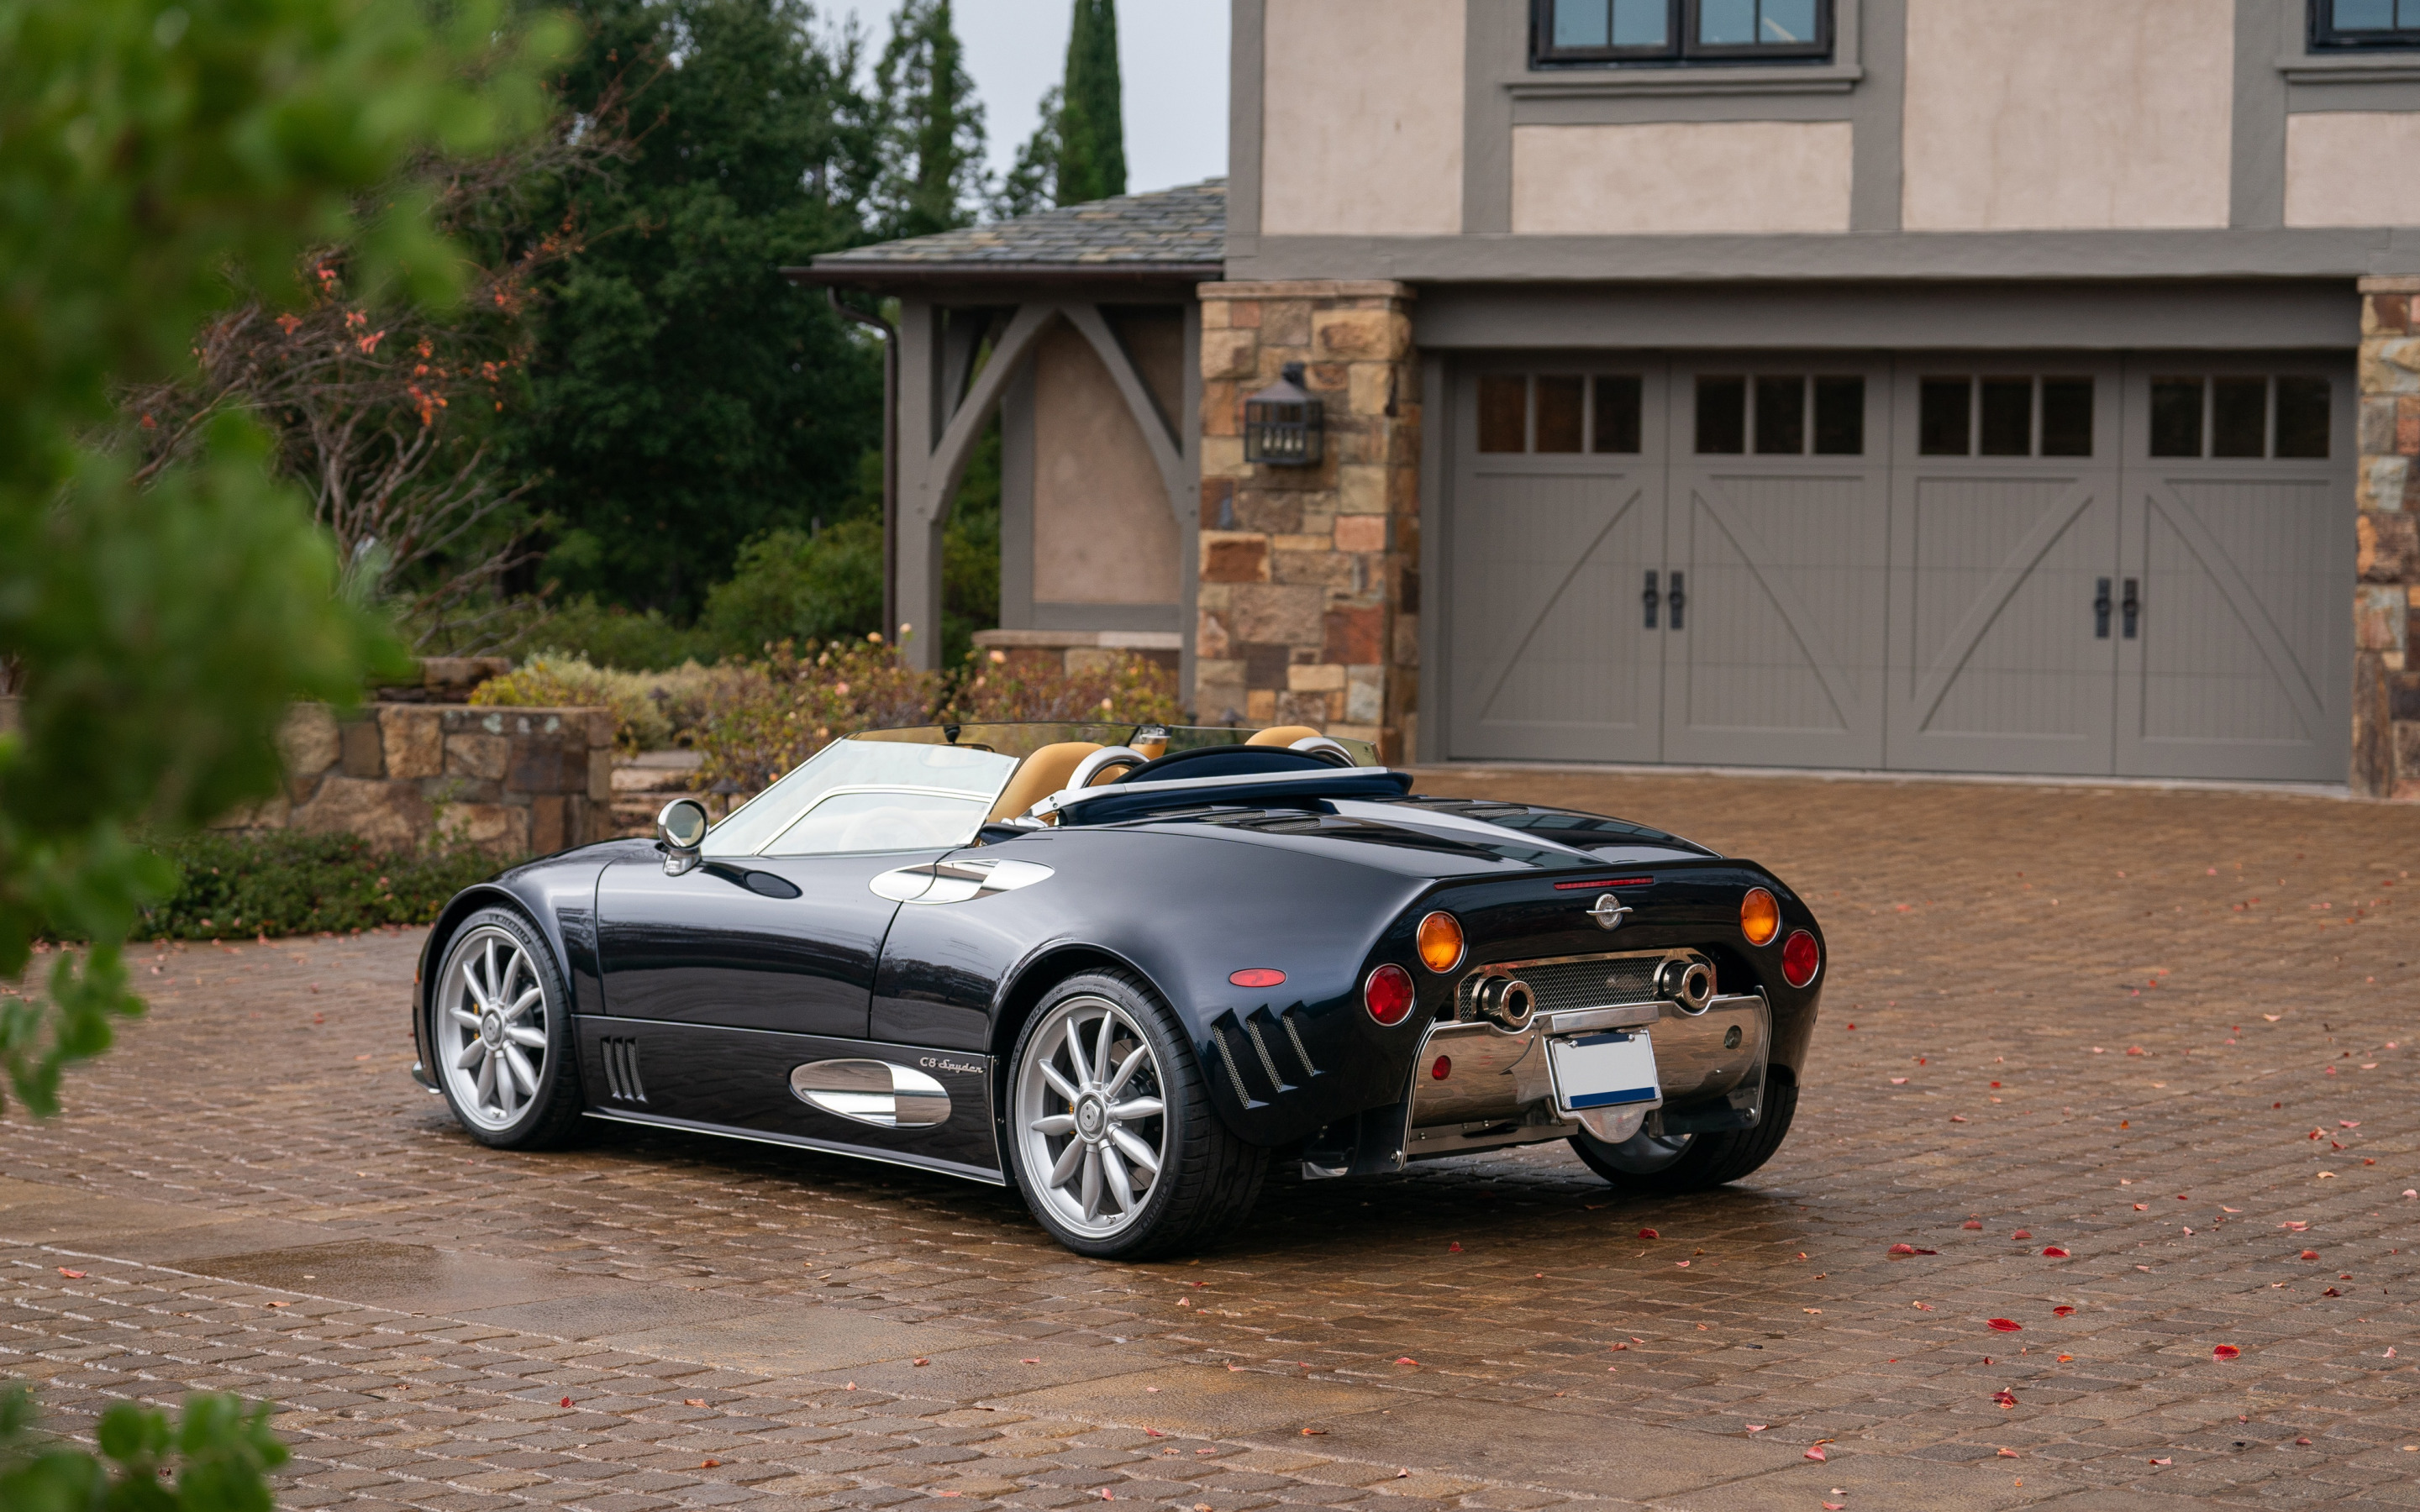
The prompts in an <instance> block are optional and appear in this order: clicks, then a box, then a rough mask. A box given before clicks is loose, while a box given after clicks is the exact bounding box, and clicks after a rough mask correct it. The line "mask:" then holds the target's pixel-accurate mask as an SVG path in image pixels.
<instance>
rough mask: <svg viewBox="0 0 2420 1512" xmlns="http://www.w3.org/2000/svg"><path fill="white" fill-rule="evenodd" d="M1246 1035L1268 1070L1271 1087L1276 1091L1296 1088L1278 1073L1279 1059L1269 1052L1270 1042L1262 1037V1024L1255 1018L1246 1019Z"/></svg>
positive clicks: (1262, 1066)
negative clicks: (1255, 1021) (1254, 1020)
mask: <svg viewBox="0 0 2420 1512" xmlns="http://www.w3.org/2000/svg"><path fill="white" fill-rule="evenodd" d="M1258 1016H1259V1015H1257V1014H1255V1015H1254V1018H1257V1017H1258ZM1244 1035H1245V1037H1246V1038H1247V1039H1249V1040H1250V1041H1252V1052H1253V1054H1255V1055H1257V1056H1259V1057H1261V1070H1263V1071H1264V1072H1268V1076H1269V1087H1270V1088H1271V1089H1272V1090H1273V1091H1275V1092H1291V1091H1293V1090H1294V1088H1293V1087H1292V1086H1290V1085H1288V1083H1287V1082H1286V1079H1285V1078H1284V1077H1282V1076H1280V1075H1279V1074H1278V1063H1277V1059H1276V1057H1273V1056H1271V1055H1270V1054H1269V1042H1268V1041H1266V1040H1264V1039H1262V1038H1261V1026H1260V1025H1258V1024H1257V1023H1254V1022H1253V1019H1246V1020H1245V1021H1244Z"/></svg>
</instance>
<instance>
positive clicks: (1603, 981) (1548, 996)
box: [1520, 955, 1664, 1013]
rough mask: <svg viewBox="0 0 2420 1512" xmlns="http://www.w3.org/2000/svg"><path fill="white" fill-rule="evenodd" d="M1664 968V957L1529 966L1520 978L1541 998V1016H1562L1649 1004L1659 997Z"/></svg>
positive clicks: (1524, 969)
mask: <svg viewBox="0 0 2420 1512" xmlns="http://www.w3.org/2000/svg"><path fill="white" fill-rule="evenodd" d="M1662 964H1664V958H1663V957H1662V956H1661V955H1649V956H1630V957H1626V958H1621V959H1617V960H1611V961H1559V962H1555V963H1553V964H1546V965H1535V966H1526V967H1524V968H1522V970H1521V972H1520V978H1521V980H1523V981H1526V982H1528V984H1529V991H1530V992H1532V993H1534V994H1536V995H1537V998H1538V1011H1539V1012H1541V1013H1558V1012H1560V1011H1563V1010H1565V1009H1571V1008H1604V1007H1606V1006H1607V1005H1609V1004H1613V1003H1644V1002H1648V1001H1650V1000H1652V998H1653V997H1654V996H1655V970H1656V968H1657V967H1658V966H1660V965H1662Z"/></svg>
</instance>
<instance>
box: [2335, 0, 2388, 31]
mask: <svg viewBox="0 0 2420 1512" xmlns="http://www.w3.org/2000/svg"><path fill="white" fill-rule="evenodd" d="M2335 8H2336V30H2338V31H2340V32H2377V31H2386V30H2389V29H2391V28H2392V27H2393V26H2394V25H2395V0H2335Z"/></svg>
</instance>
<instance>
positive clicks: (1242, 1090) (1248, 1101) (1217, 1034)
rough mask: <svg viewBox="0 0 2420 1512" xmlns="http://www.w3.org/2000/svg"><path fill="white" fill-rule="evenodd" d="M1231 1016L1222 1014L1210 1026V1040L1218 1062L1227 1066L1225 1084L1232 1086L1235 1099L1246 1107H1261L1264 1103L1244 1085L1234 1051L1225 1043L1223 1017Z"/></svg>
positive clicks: (1225, 1029) (1231, 1016)
mask: <svg viewBox="0 0 2420 1512" xmlns="http://www.w3.org/2000/svg"><path fill="white" fill-rule="evenodd" d="M1233 1016H1234V1015H1233V1014H1227V1015H1223V1016H1222V1019H1221V1022H1219V1023H1217V1024H1213V1025H1212V1026H1210V1042H1211V1043H1212V1044H1215V1045H1217V1046H1218V1063H1219V1064H1220V1065H1222V1066H1224V1067H1226V1068H1227V1085H1228V1086H1230V1087H1232V1088H1234V1090H1235V1101H1236V1102H1238V1103H1242V1104H1244V1106H1246V1107H1248V1108H1257V1107H1262V1106H1264V1105H1265V1104H1264V1103H1262V1101H1261V1100H1260V1099H1259V1098H1256V1097H1254V1096H1253V1095H1252V1093H1251V1088H1248V1087H1246V1086H1245V1085H1244V1073H1243V1072H1242V1071H1240V1070H1238V1069H1237V1068H1236V1065H1235V1052H1234V1050H1233V1048H1232V1047H1230V1046H1229V1045H1228V1043H1227V1027H1226V1024H1225V1019H1229V1018H1233Z"/></svg>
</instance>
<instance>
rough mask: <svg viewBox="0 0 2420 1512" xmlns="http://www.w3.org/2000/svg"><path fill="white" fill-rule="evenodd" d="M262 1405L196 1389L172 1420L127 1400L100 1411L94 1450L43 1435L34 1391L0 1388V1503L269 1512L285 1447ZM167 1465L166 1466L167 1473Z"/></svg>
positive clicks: (42, 1509)
mask: <svg viewBox="0 0 2420 1512" xmlns="http://www.w3.org/2000/svg"><path fill="white" fill-rule="evenodd" d="M273 1411H275V1409H274V1408H272V1407H271V1405H270V1404H269V1403H267V1402H260V1403H256V1404H255V1405H254V1406H253V1407H251V1408H249V1409H247V1408H246V1407H245V1406H244V1404H243V1401H242V1399H241V1398H240V1397H236V1396H220V1395H218V1394H215V1393H207V1392H205V1393H196V1394H194V1396H188V1397H186V1398H185V1405H184V1410H183V1412H181V1413H180V1414H179V1420H178V1422H176V1423H173V1424H172V1423H171V1422H169V1420H168V1417H167V1414H166V1413H164V1412H159V1411H158V1410H156V1409H153V1408H148V1407H139V1406H137V1405H135V1404H134V1403H132V1402H117V1403H115V1404H113V1405H112V1406H111V1407H110V1408H109V1410H108V1411H106V1412H102V1413H101V1424H100V1428H99V1431H98V1432H97V1433H96V1434H95V1435H94V1437H95V1438H96V1439H97V1440H98V1441H99V1445H100V1449H101V1453H100V1454H99V1455H95V1454H93V1453H92V1452H90V1451H89V1450H86V1449H84V1448H81V1447H79V1446H78V1445H76V1444H73V1443H59V1442H56V1441H48V1442H46V1441H44V1440H43V1439H42V1438H41V1437H40V1436H39V1435H38V1434H37V1433H36V1432H35V1429H34V1397H33V1393H32V1392H31V1391H29V1390H28V1389H27V1388H26V1387H25V1386H24V1385H23V1384H22V1383H16V1382H11V1383H10V1384H9V1385H8V1386H6V1387H0V1507H7V1508H8V1509H9V1512H95V1509H105V1512H269V1509H270V1504H271V1501H270V1495H271V1493H270V1487H269V1473H270V1472H271V1471H272V1470H275V1469H276V1468H277V1467H278V1466H280V1465H282V1464H284V1463H285V1462H286V1459H287V1453H286V1446H285V1445H284V1444H282V1443H278V1442H277V1436H276V1435H275V1434H274V1433H272V1432H271V1431H270V1427H269V1416H270V1413H271V1412H273ZM171 1471H173V1473H170V1472H171Z"/></svg>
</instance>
